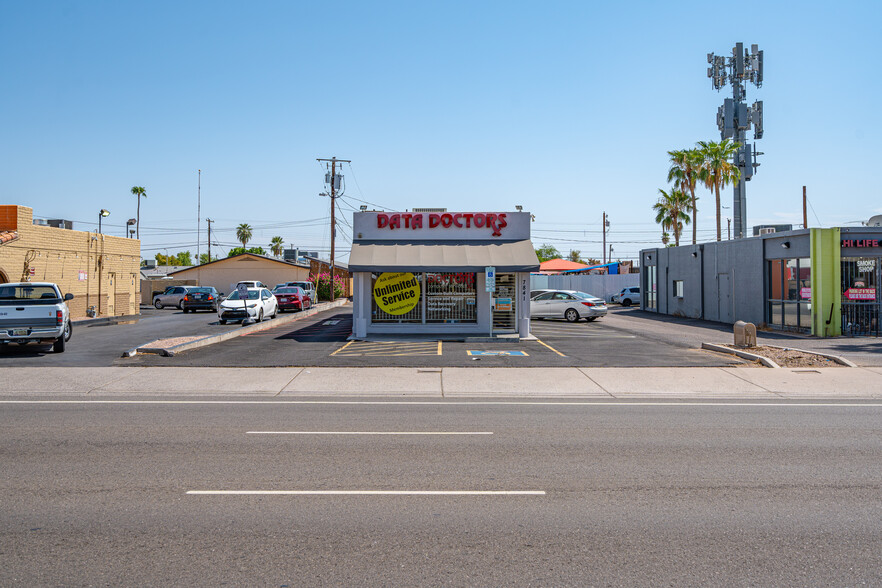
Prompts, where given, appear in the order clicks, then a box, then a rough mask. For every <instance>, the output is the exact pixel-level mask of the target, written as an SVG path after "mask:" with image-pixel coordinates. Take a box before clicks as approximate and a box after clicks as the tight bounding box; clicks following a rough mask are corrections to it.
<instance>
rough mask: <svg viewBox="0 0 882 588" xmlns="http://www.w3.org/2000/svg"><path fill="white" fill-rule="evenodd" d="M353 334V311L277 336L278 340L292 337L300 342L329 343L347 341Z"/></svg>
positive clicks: (291, 338)
mask: <svg viewBox="0 0 882 588" xmlns="http://www.w3.org/2000/svg"><path fill="white" fill-rule="evenodd" d="M351 334H352V313H351V312H349V313H340V314H335V315H333V316H330V317H324V318H322V320H319V321H315V322H312V323H310V324H308V325H306V326H304V327H302V328H300V329H297V330H295V331H291V332H288V333H285V334H284V335H281V336H279V337H276V339H277V340H286V339H290V340H293V341H298V342H304V343H308V342H313V343H327V342H333V341H346V339H347V338H348V337H349V335H351Z"/></svg>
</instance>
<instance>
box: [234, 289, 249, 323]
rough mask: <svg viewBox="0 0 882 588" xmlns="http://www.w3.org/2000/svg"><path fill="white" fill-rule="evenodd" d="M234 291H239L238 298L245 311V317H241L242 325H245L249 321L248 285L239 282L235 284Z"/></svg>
mask: <svg viewBox="0 0 882 588" xmlns="http://www.w3.org/2000/svg"><path fill="white" fill-rule="evenodd" d="M236 292H238V293H239V298H241V299H242V309H243V310H244V311H245V318H243V319H242V326H245V325H247V324H249V323H250V322H251V321H250V320H248V286H246V285H245V284H239V285H238V286H236Z"/></svg>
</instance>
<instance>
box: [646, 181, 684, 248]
mask: <svg viewBox="0 0 882 588" xmlns="http://www.w3.org/2000/svg"><path fill="white" fill-rule="evenodd" d="M659 192H660V193H661V196H660V197H659V199H658V202H656V203H655V204H654V205H653V206H652V209H653V210H655V212H656V215H655V222H657V223H660V224H661V226H662V230H665V231H667V230H668V229H670V230H672V231H673V232H674V245H675V246H676V247H679V246H680V233H681V232H682V231H683V223H688V222H689V221H690V219H689V213H687V212H686V211H687V210H689V196H687V195H686V193H685V192H683V190H678V189H676V188H672V189H671V191H670V192H665V191H664V190H662V189H659Z"/></svg>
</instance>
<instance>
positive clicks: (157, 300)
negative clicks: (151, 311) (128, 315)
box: [153, 298, 162, 310]
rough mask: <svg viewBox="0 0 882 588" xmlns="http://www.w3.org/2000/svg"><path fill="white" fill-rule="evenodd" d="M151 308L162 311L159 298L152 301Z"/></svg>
mask: <svg viewBox="0 0 882 588" xmlns="http://www.w3.org/2000/svg"><path fill="white" fill-rule="evenodd" d="M153 306H154V307H155V308H156V310H162V302H160V301H159V298H157V299H156V300H154V301H153Z"/></svg>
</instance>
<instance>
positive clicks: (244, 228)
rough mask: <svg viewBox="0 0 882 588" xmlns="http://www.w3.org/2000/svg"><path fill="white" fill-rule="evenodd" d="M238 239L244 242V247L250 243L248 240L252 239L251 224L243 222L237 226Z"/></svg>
mask: <svg viewBox="0 0 882 588" xmlns="http://www.w3.org/2000/svg"><path fill="white" fill-rule="evenodd" d="M236 239H238V240H239V242H240V243H242V248H243V249H244V248H245V246H246V245H247V244H248V241H250V240H251V225H249V224H248V223H242V224H241V225H239V226H238V227H236Z"/></svg>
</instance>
